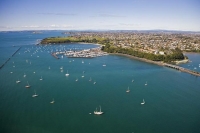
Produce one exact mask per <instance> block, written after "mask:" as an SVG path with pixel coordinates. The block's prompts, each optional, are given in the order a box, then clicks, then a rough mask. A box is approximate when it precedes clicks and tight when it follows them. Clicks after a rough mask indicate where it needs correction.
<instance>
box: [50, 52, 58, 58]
mask: <svg viewBox="0 0 200 133" xmlns="http://www.w3.org/2000/svg"><path fill="white" fill-rule="evenodd" d="M51 55H52V56H53V57H55V58H56V59H60V58H59V57H58V56H57V55H56V53H51Z"/></svg>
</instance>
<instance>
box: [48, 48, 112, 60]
mask: <svg viewBox="0 0 200 133" xmlns="http://www.w3.org/2000/svg"><path fill="white" fill-rule="evenodd" d="M61 54H64V55H65V56H67V57H69V58H94V57H100V56H105V55H108V54H107V52H103V51H101V47H97V48H92V49H84V50H80V51H72V50H69V51H63V52H61V51H60V52H55V53H52V55H53V56H54V57H55V58H56V59H59V57H58V56H57V55H61Z"/></svg>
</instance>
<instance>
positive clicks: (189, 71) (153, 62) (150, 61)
mask: <svg viewBox="0 0 200 133" xmlns="http://www.w3.org/2000/svg"><path fill="white" fill-rule="evenodd" d="M114 54H115V55H121V56H126V57H129V58H133V59H136V60H140V61H144V62H147V63H151V64H156V65H159V66H165V67H169V68H172V69H175V70H178V71H181V72H185V73H189V74H191V75H194V76H199V77H200V72H197V71H193V70H190V69H187V68H183V67H180V66H177V65H172V64H168V63H163V62H158V61H152V60H148V59H144V58H139V57H135V56H132V55H127V54H121V53H114Z"/></svg>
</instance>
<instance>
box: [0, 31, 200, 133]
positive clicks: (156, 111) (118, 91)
mask: <svg viewBox="0 0 200 133" xmlns="http://www.w3.org/2000/svg"><path fill="white" fill-rule="evenodd" d="M49 36H62V34H61V31H45V32H43V33H42V34H32V33H31V32H9V33H0V38H1V40H0V57H1V58H0V64H3V63H4V62H5V61H6V60H7V59H8V58H10V60H9V61H8V62H7V63H6V64H5V65H4V67H3V68H2V69H0V132H1V133H27V132H28V133H77V132H81V133H133V132H134V133H199V132H200V127H199V125H200V102H199V101H200V77H195V76H193V75H190V74H187V73H183V72H180V71H176V70H173V69H170V68H166V67H161V66H157V65H154V64H149V63H145V62H141V61H138V60H134V59H130V58H127V57H124V56H118V55H107V56H102V57H98V58H88V59H85V58H67V57H65V56H64V57H63V58H60V59H59V60H58V59H55V58H54V57H53V56H52V55H51V54H50V52H52V51H56V50H57V51H59V50H70V49H71V50H74V49H87V48H94V47H97V45H92V44H64V45H48V46H46V45H45V46H36V45H35V44H36V43H37V41H38V40H40V39H42V38H44V37H49ZM13 45H14V46H15V47H13ZM19 47H21V49H20V50H19V51H18V52H17V53H16V54H15V55H14V56H12V57H11V55H12V54H13V53H14V52H15V51H16V50H17V49H18V48H19ZM187 55H188V57H189V58H190V60H191V61H192V62H190V63H188V64H181V66H183V67H187V68H190V69H194V68H195V67H196V69H195V70H196V71H199V70H200V67H199V65H198V64H200V60H199V58H200V55H199V54H187ZM82 62H84V63H82ZM103 64H106V66H105V67H104V66H102V65H103ZM49 67H50V69H49ZM61 67H62V68H63V72H61V69H60V68H61ZM67 72H68V73H69V76H68V77H66V76H65V74H66V73H67ZM24 75H26V77H24ZM83 75H84V78H82V76H83ZM41 76H42V78H43V80H42V81H41V80H39V79H40V78H41ZM90 78H91V79H92V81H89V79H90ZM18 79H19V80H20V81H21V83H18V84H17V83H16V80H18ZM76 79H78V81H77V82H76V81H75V80H76ZM133 80H134V81H133ZM27 81H28V83H29V84H30V85H31V88H28V89H27V88H25V86H26V85H27ZM132 81H133V82H132ZM94 82H96V84H94ZM145 83H147V85H145ZM128 87H129V88H130V93H126V90H127V88H128ZM34 92H36V93H37V94H38V97H35V98H33V97H32V95H33V94H34ZM52 99H54V100H55V103H54V104H50V102H51V101H52ZM143 99H144V100H145V104H144V105H141V102H142V100H143ZM99 106H101V108H102V111H103V112H104V114H103V115H100V116H96V115H94V114H93V112H94V110H95V109H96V108H98V109H99ZM90 113H91V114H90Z"/></svg>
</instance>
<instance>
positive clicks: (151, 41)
mask: <svg viewBox="0 0 200 133" xmlns="http://www.w3.org/2000/svg"><path fill="white" fill-rule="evenodd" d="M174 36H175V37H176V36H177V38H180V35H174ZM172 37H173V35H171V34H163V33H162V34H151V33H147V34H146V33H145V34H144V33H129V32H128V33H121V32H119V33H110V32H89V33H88V32H81V33H75V34H73V35H71V36H67V37H49V38H45V39H43V40H42V41H41V44H63V43H96V44H101V45H102V51H104V52H108V53H119V54H124V55H131V56H134V57H138V58H144V59H148V60H151V61H157V62H158V61H159V62H167V63H175V62H176V61H181V60H184V59H187V57H185V56H184V55H183V52H182V50H181V49H182V48H183V47H182V45H177V46H176V45H175V43H172V42H173V41H174V38H172ZM183 37H184V38H185V39H186V40H185V41H184V42H187V41H188V40H187V39H188V38H189V37H187V38H186V37H185V36H183ZM189 39H191V38H189ZM185 47H186V46H185Z"/></svg>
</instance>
